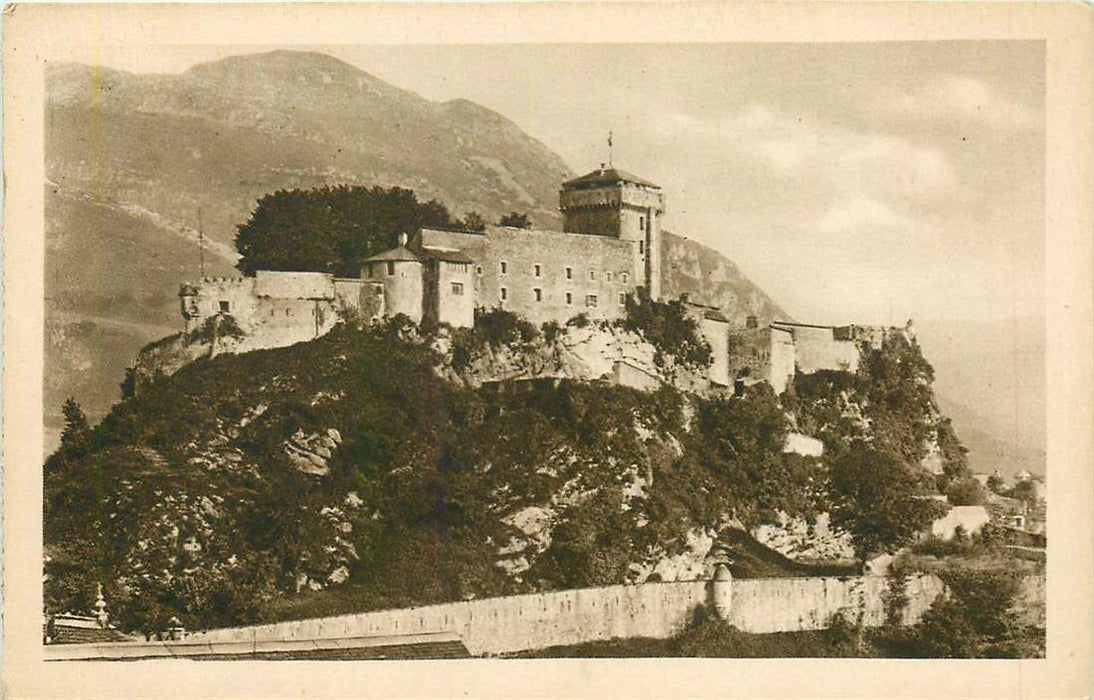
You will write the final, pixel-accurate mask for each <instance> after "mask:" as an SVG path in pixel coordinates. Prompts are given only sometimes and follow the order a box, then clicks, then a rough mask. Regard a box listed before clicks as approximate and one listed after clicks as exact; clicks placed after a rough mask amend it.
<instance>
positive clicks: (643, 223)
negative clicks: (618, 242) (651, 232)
mask: <svg viewBox="0 0 1094 700" xmlns="http://www.w3.org/2000/svg"><path fill="white" fill-rule="evenodd" d="M638 230H639V231H645V230H646V217H644V216H640V217H638Z"/></svg>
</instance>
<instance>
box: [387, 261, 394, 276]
mask: <svg viewBox="0 0 1094 700" xmlns="http://www.w3.org/2000/svg"><path fill="white" fill-rule="evenodd" d="M387 276H388V277H394V276H395V262H394V261H393V260H388V261H387Z"/></svg>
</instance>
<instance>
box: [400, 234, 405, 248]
mask: <svg viewBox="0 0 1094 700" xmlns="http://www.w3.org/2000/svg"><path fill="white" fill-rule="evenodd" d="M406 241H407V238H406V231H403V232H402V233H400V234H399V247H400V248H405V247H406Z"/></svg>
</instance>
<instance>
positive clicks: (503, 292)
mask: <svg viewBox="0 0 1094 700" xmlns="http://www.w3.org/2000/svg"><path fill="white" fill-rule="evenodd" d="M498 291H499V292H500V293H501V300H502V301H505V300H506V299H508V298H509V290H508V289H506V288H505V287H502V288H501V289H500V290H498Z"/></svg>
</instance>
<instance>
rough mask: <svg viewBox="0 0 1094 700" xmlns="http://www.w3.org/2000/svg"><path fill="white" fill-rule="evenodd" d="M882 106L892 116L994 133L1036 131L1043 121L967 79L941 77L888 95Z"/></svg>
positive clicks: (986, 86) (1012, 102) (1011, 101)
mask: <svg viewBox="0 0 1094 700" xmlns="http://www.w3.org/2000/svg"><path fill="white" fill-rule="evenodd" d="M883 102H885V103H886V104H887V107H886V110H885V111H887V112H888V113H889V114H892V115H897V116H910V117H914V118H918V119H927V120H932V121H952V120H954V119H960V120H965V121H975V122H980V123H983V124H984V125H986V126H990V127H993V128H997V129H1006V130H1028V129H1036V128H1038V127H1039V126H1041V124H1042V121H1043V120H1042V116H1041V114H1040V113H1039V112H1037V111H1036V110H1033V109H1031V108H1030V107H1029V106H1027V105H1025V104H1022V103H1021V102H1019V101H1017V100H1014V99H1012V98H1010V97H1008V96H1005V95H1001V94H999V92H998V91H996V90H995V89H994V88H992V87H991V86H990V85H988V84H987V83H985V82H983V81H982V80H977V79H976V78H972V77H969V76H967V75H942V76H940V77H938V78H937V79H936V81H935V82H933V83H931V84H928V85H921V86H919V87H917V88H914V89H912V90H909V91H905V92H895V91H893V92H890V93H889V94H888V95H887V96H885V97H883Z"/></svg>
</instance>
